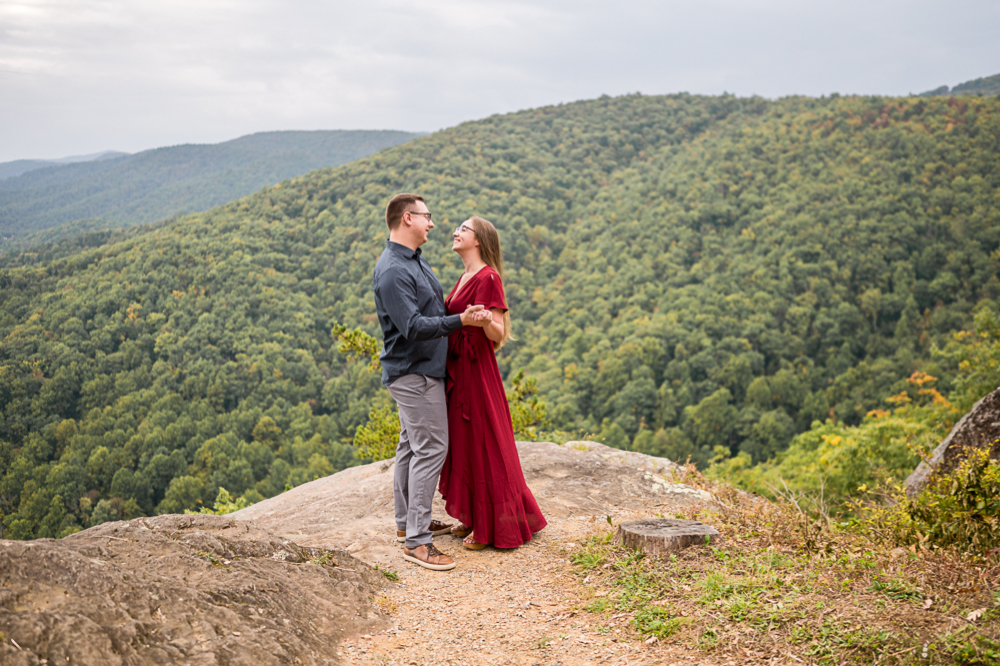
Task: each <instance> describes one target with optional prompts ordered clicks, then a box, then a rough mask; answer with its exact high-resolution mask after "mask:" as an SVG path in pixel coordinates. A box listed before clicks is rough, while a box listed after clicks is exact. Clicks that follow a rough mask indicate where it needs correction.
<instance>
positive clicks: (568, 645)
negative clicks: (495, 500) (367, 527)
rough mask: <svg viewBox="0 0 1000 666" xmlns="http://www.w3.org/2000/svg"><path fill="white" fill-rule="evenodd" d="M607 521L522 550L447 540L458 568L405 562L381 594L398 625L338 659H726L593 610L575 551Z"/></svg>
mask: <svg viewBox="0 0 1000 666" xmlns="http://www.w3.org/2000/svg"><path fill="white" fill-rule="evenodd" d="M600 528H601V525H600V523H597V522H596V521H595V519H593V518H585V519H579V518H569V519H562V520H553V521H551V522H550V524H549V526H548V527H547V528H545V529H544V530H542V531H541V532H540V533H538V534H537V535H536V537H535V539H534V540H533V541H531V542H530V543H529V544H527V545H525V546H522V547H521V548H518V549H516V550H512V551H504V550H497V549H493V548H489V549H487V550H484V551H478V552H474V551H469V550H466V549H464V548H462V547H461V541H460V540H459V539H457V538H454V537H450V536H442V537H437V538H436V539H435V544H436V545H437V546H438V548H440V549H441V550H443V551H444V552H446V553H448V554H449V555H451V556H452V557H454V558H455V560H456V561H457V563H458V566H457V567H456V568H455V569H454V570H452V571H450V572H446V573H439V572H432V571H428V570H426V569H422V568H420V567H417V566H415V565H412V564H410V563H405V564H404V565H403V568H402V569H401V570H400V571H399V572H398V574H399V579H400V583H399V584H398V585H394V586H387V589H386V592H385V596H384V597H383V598H382V599H380V600H379V605H380V606H382V607H383V608H384V609H387V610H390V611H391V615H392V618H393V620H394V622H395V626H394V627H393V628H392V629H389V630H387V631H385V632H382V633H379V634H375V635H374V636H367V635H366V636H356V637H353V638H351V639H348V640H347V641H345V642H344V643H343V644H342V645H341V649H340V653H339V655H338V656H340V657H341V658H342V659H343V660H344V663H346V664H356V665H358V666H360V665H363V664H401V665H402V664H406V665H409V664H416V665H418V666H424V665H430V664H476V665H478V664H518V665H522V664H523V665H533V664H564V665H566V666H577V665H584V664H622V665H627V664H664V665H666V664H685V665H688V664H706V665H707V664H715V663H717V662H714V661H709V660H706V659H705V658H704V657H703V656H702V655H699V654H697V653H694V652H691V651H688V650H685V649H684V648H680V647H677V646H670V645H660V644H657V643H652V644H648V643H646V642H644V640H643V639H644V637H643V636H641V635H640V634H638V633H637V632H635V630H634V629H632V628H631V627H630V626H629V624H628V618H617V619H614V618H613V619H612V620H611V621H610V622H609V621H608V620H607V619H606V618H603V617H600V616H595V615H591V614H590V613H588V612H587V611H585V610H583V607H584V606H585V605H586V604H587V603H588V597H589V596H591V595H592V594H593V591H592V590H590V588H588V586H586V585H584V584H581V581H580V578H579V576H578V575H577V574H576V572H575V571H574V568H573V566H572V565H571V564H570V562H569V559H568V551H569V550H571V549H572V548H573V547H574V546H575V545H576V544H578V543H579V542H580V541H582V540H583V539H584V538H586V537H587V536H589V535H591V534H594V533H595V532H597V531H599V530H600ZM390 587H391V588H392V589H389V588H390ZM601 623H604V625H603V626H602V624H601ZM719 663H722V662H719Z"/></svg>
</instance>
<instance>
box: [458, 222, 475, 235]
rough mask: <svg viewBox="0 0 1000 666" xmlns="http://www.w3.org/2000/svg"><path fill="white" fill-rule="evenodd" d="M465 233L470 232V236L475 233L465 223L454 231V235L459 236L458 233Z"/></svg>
mask: <svg viewBox="0 0 1000 666" xmlns="http://www.w3.org/2000/svg"><path fill="white" fill-rule="evenodd" d="M465 231H468V232H471V233H472V234H475V233H476V230H475V229H473V228H472V227H470V226H469V225H467V224H466V223H465V222H463V223H462V224H460V225H458V228H457V229H455V233H456V234H460V233H463V232H465Z"/></svg>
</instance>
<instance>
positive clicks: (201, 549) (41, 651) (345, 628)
mask: <svg viewBox="0 0 1000 666" xmlns="http://www.w3.org/2000/svg"><path fill="white" fill-rule="evenodd" d="M385 582H386V581H385V579H384V577H383V576H382V575H381V574H380V573H379V572H377V571H374V570H373V569H371V567H369V566H368V565H366V564H364V563H362V562H358V561H357V560H355V559H354V558H352V557H351V556H350V555H348V554H347V553H345V552H342V551H340V552H337V551H334V552H324V551H320V550H316V549H310V548H304V547H302V546H300V545H297V544H295V543H292V542H290V541H288V540H287V539H281V538H278V537H275V536H273V535H271V534H268V533H266V532H262V531H261V530H260V529H258V528H257V527H256V526H254V525H253V524H252V523H248V522H246V521H238V520H233V519H232V518H230V517H228V516H200V515H199V516H176V515H172V516H159V517H156V518H140V519H136V520H132V521H128V522H115V523H105V524H103V525H98V526H96V527H93V528H91V529H89V530H85V531H83V532H79V533H77V534H74V535H72V536H69V537H66V538H65V539H60V540H58V541H56V540H52V539H40V540H37V541H0V663H2V664H4V666H29V665H30V666H34V665H36V664H46V663H48V664H93V665H94V666H112V665H117V664H135V665H140V664H232V665H237V664H247V665H252V666H263V665H265V664H293V663H294V664H332V663H336V660H335V658H334V655H335V654H336V645H337V643H338V642H339V641H340V640H341V639H342V638H343V637H344V636H345V635H349V634H354V633H359V632H361V633H363V632H367V631H373V630H378V629H381V628H383V627H385V626H388V620H387V618H385V617H384V616H383V615H382V614H381V613H379V612H378V611H377V610H376V609H375V608H374V607H373V606H372V603H371V600H370V599H371V596H372V595H373V594H375V593H376V591H377V590H378V589H379V588H381V587H382V586H383V585H384V583H385Z"/></svg>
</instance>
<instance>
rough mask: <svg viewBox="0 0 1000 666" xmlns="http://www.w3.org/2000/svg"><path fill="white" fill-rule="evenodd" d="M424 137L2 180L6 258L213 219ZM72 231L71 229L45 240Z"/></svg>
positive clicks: (270, 136) (188, 154)
mask: <svg viewBox="0 0 1000 666" xmlns="http://www.w3.org/2000/svg"><path fill="white" fill-rule="evenodd" d="M417 136H419V135H418V134H413V133H410V132H396V131H316V132H261V133H259V134H251V135H249V136H244V137H240V138H239V139H234V140H232V141H226V142H224V143H218V144H210V145H197V144H188V145H182V146H171V147H167V148H156V149H154V150H146V151H143V152H141V153H136V154H135V155H121V156H119V157H116V158H111V159H100V160H94V161H88V162H78V163H74V164H64V165H56V166H48V167H45V168H37V169H31V170H28V171H26V172H24V173H21V174H20V175H18V176H15V177H10V178H5V179H2V180H0V248H3V247H11V246H15V247H22V248H23V247H28V246H29V245H32V244H34V243H35V242H38V241H45V240H51V239H52V238H58V237H64V236H66V235H70V234H72V233H77V232H79V231H88V230H93V229H98V228H109V227H115V226H123V225H128V224H136V223H140V222H152V221H155V220H159V219H162V218H165V217H169V216H171V215H175V214H177V213H191V212H195V211H200V210H206V209H208V208H211V207H212V206H217V205H219V204H222V203H226V202H227V201H232V200H233V199H237V198H239V197H242V196H244V195H246V194H249V193H251V192H253V191H255V190H257V189H259V188H261V187H264V186H265V185H273V184H274V183H277V182H279V181H282V180H284V179H286V178H291V177H292V176H298V175H301V174H303V173H306V172H307V171H312V170H313V169H318V168H321V167H329V166H338V165H340V164H345V163H347V162H350V161H352V160H356V159H358V158H361V157H366V156H368V155H371V154H372V153H375V152H377V151H379V150H381V149H382V148H385V147H387V146H395V145H397V144H400V143H403V142H406V141H409V140H411V139H413V138H415V137H417ZM11 164H12V165H14V166H16V163H11ZM0 166H3V165H0ZM73 222H75V223H76V224H75V225H74V226H71V227H69V228H67V229H64V230H52V231H49V232H48V233H47V234H38V232H40V231H42V230H46V229H51V228H52V227H55V226H58V225H63V224H67V223H73ZM32 234H34V235H32Z"/></svg>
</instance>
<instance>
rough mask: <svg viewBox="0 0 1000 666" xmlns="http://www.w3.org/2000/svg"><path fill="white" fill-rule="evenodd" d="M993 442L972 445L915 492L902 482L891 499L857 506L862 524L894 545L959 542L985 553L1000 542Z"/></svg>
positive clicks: (999, 476) (998, 465)
mask: <svg viewBox="0 0 1000 666" xmlns="http://www.w3.org/2000/svg"><path fill="white" fill-rule="evenodd" d="M992 446H993V443H990V444H986V445H984V446H981V447H978V448H975V449H971V450H969V451H968V452H967V454H966V457H965V459H964V460H962V462H961V463H960V464H959V466H958V467H957V468H955V470H954V471H952V472H950V473H948V474H943V475H940V476H937V477H934V478H932V480H931V482H930V484H928V486H927V487H926V488H925V489H924V490H923V491H922V492H920V494H918V495H917V496H915V497H912V498H911V497H907V496H906V494H905V493H904V492H903V489H902V487H901V486H897V487H895V488H893V489H892V491H891V493H890V494H889V499H890V501H889V502H888V503H879V504H874V503H872V504H867V505H857V506H858V509H859V512H860V513H861V515H862V516H863V518H862V520H860V521H859V522H858V523H857V525H858V527H859V528H860V529H862V530H871V532H872V533H873V534H874V535H876V537H877V538H880V539H881V540H883V541H887V542H890V543H892V544H893V545H911V544H923V545H928V546H937V547H939V548H949V547H954V548H958V549H961V550H965V551H968V552H971V553H978V554H982V553H985V552H987V551H989V550H991V549H993V548H997V547H1000V515H998V514H1000V462H998V461H996V460H993V459H991V458H990V448H991V447H992Z"/></svg>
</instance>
